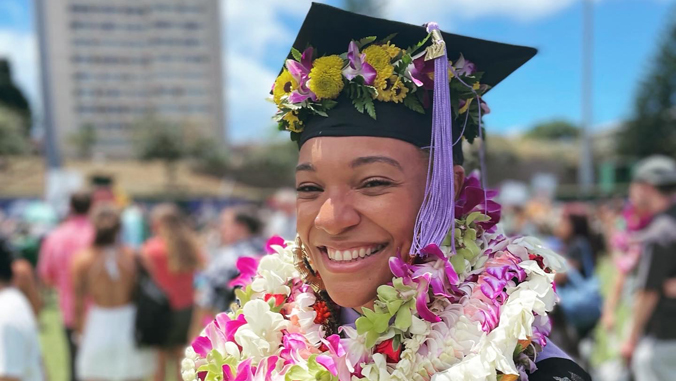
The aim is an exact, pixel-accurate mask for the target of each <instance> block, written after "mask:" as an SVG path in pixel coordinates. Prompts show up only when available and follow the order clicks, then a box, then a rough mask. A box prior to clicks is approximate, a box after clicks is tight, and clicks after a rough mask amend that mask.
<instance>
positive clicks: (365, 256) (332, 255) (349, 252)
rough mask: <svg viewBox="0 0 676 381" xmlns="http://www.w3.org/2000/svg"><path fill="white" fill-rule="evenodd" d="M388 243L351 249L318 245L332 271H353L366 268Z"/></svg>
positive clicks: (326, 264)
mask: <svg viewBox="0 0 676 381" xmlns="http://www.w3.org/2000/svg"><path fill="white" fill-rule="evenodd" d="M387 246H388V244H387V243H380V244H370V245H362V246H355V247H351V248H349V249H342V250H339V249H336V248H331V247H327V246H321V247H318V249H319V250H320V252H321V253H322V262H323V264H324V267H325V268H326V269H327V270H328V271H331V272H337V273H340V272H351V271H355V270H357V269H360V268H364V267H365V266H367V265H368V264H369V263H370V262H371V261H373V260H375V259H376V258H377V257H378V255H376V254H380V253H382V252H383V251H385V249H386V248H387Z"/></svg>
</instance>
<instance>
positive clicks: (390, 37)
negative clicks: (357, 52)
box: [376, 33, 399, 45]
mask: <svg viewBox="0 0 676 381" xmlns="http://www.w3.org/2000/svg"><path fill="white" fill-rule="evenodd" d="M397 34H399V33H392V34H390V35H389V36H387V37H385V38H383V39H380V40H378V42H376V44H379V45H380V44H386V43H388V42H390V41H392V39H393V38H395V37H397Z"/></svg>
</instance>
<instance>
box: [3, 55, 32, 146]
mask: <svg viewBox="0 0 676 381" xmlns="http://www.w3.org/2000/svg"><path fill="white" fill-rule="evenodd" d="M0 105H3V106H5V107H7V108H9V109H11V110H13V111H15V112H16V113H17V114H18V116H19V117H20V118H21V131H22V133H23V135H24V136H26V137H28V136H29V135H30V127H31V110H30V106H29V104H28V100H27V99H26V97H24V95H23V93H22V92H21V90H19V88H18V87H16V85H15V84H14V82H12V71H11V69H10V66H9V62H8V61H7V60H5V59H0Z"/></svg>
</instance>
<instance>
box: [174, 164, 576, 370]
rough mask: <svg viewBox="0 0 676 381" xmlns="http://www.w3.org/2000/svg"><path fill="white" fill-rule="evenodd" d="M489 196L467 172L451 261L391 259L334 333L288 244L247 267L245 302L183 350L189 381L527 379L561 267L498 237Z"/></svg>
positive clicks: (437, 251) (528, 244)
mask: <svg viewBox="0 0 676 381" xmlns="http://www.w3.org/2000/svg"><path fill="white" fill-rule="evenodd" d="M492 196H493V194H492V193H491V192H486V191H484V190H483V189H481V187H480V186H479V180H478V178H477V177H476V176H475V175H473V176H470V177H469V178H468V180H467V181H466V183H465V185H464V187H463V190H462V192H461V195H460V197H459V200H458V201H457V203H456V208H457V211H456V212H457V214H456V215H457V216H459V217H458V219H457V221H456V232H455V247H456V254H451V250H450V246H449V245H450V243H451V242H450V238H447V239H446V241H445V242H444V243H442V245H441V246H436V245H429V246H427V247H425V248H424V249H423V250H422V251H421V253H420V254H419V257H418V258H417V260H416V261H414V263H413V264H407V263H406V262H404V261H403V260H402V259H401V258H398V257H394V258H392V259H391V260H390V268H391V270H392V273H393V275H394V277H393V278H392V283H391V284H388V285H383V286H380V287H379V288H378V290H377V291H378V297H377V300H376V301H375V304H374V308H373V309H368V308H363V313H364V314H363V316H361V317H360V318H358V319H357V320H356V323H355V326H356V327H353V326H351V325H343V326H340V327H339V328H338V330H337V332H331V331H332V330H330V329H329V328H328V326H327V323H328V320H330V318H331V316H332V315H335V312H333V311H332V310H331V308H330V306H329V305H327V302H326V301H325V300H323V299H322V298H321V295H318V294H316V293H315V292H314V291H313V290H312V288H311V287H310V286H309V285H308V284H307V283H304V282H303V281H302V279H301V278H300V274H299V272H298V270H296V268H295V267H294V257H293V253H292V249H293V247H292V245H293V244H292V243H291V242H286V243H284V242H272V243H277V244H273V245H272V248H273V249H274V251H275V253H273V254H270V255H267V256H265V257H263V258H262V259H261V260H260V262H259V263H258V267H257V269H256V270H255V273H254V270H253V268H252V267H251V264H252V260H251V259H249V258H247V259H243V260H242V261H243V262H245V266H242V268H243V269H244V270H245V271H243V273H242V275H241V277H240V279H238V280H236V281H235V283H237V284H246V286H245V287H243V288H241V289H238V290H237V291H236V293H237V298H238V300H239V303H238V305H235V306H234V307H233V311H232V312H229V313H221V314H219V315H218V316H217V317H216V319H215V320H214V321H213V322H212V323H210V324H209V325H208V326H207V327H206V328H205V329H204V331H203V333H202V336H200V337H198V338H197V339H195V341H194V342H193V343H192V345H191V346H190V347H188V348H187V349H186V358H185V359H184V360H183V363H182V369H183V370H182V376H183V380H184V381H195V380H206V381H212V380H213V381H216V380H226V381H235V380H236V381H254V380H286V381H291V380H327V381H328V380H331V381H335V380H338V381H349V380H381V381H385V380H436V381H446V380H448V381H451V380H477V381H478V380H499V381H513V380H517V379H520V380H527V379H528V375H527V374H528V373H532V372H533V371H534V370H535V369H536V367H535V359H536V357H537V353H538V352H540V351H541V350H542V348H543V347H544V346H545V345H546V344H547V336H548V335H549V332H550V330H551V324H550V321H549V317H548V316H547V312H548V311H551V310H552V308H553V307H554V304H555V302H556V300H557V296H556V294H555V292H554V288H553V285H552V282H553V277H554V274H553V270H557V269H561V268H563V261H562V259H561V258H560V257H559V256H558V255H557V254H555V253H554V252H552V251H550V250H548V249H545V248H544V247H543V246H542V245H541V244H540V243H539V241H537V240H536V239H534V238H507V237H505V236H504V235H502V234H501V233H499V232H498V229H497V226H496V223H497V221H498V220H499V214H500V206H499V205H498V204H497V203H495V202H494V201H492V200H490V198H491V197H492ZM449 237H450V235H449ZM449 255H450V259H449Z"/></svg>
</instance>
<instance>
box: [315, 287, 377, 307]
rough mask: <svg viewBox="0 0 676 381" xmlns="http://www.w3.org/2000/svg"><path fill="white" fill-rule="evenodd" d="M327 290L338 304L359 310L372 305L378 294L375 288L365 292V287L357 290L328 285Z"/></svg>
mask: <svg viewBox="0 0 676 381" xmlns="http://www.w3.org/2000/svg"><path fill="white" fill-rule="evenodd" d="M326 291H327V292H328V293H329V296H330V297H331V300H332V301H333V302H334V303H336V304H337V305H339V306H341V307H344V308H354V309H356V310H358V311H359V309H360V308H361V307H372V306H373V301H374V300H375V299H376V295H377V293H376V290H375V289H374V290H373V292H371V293H368V294H365V293H364V291H363V287H362V289H361V290H359V291H358V292H355V290H354V289H346V288H340V289H333V288H331V287H327V289H326Z"/></svg>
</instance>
